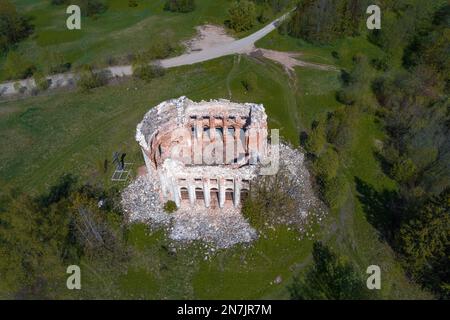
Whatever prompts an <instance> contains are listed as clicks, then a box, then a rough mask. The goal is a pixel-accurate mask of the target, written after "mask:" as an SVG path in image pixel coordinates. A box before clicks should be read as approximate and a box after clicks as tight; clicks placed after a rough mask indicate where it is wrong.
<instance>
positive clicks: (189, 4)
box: [164, 0, 195, 13]
mask: <svg viewBox="0 0 450 320" xmlns="http://www.w3.org/2000/svg"><path fill="white" fill-rule="evenodd" d="M164 10H166V11H172V12H183V13H186V12H191V11H194V10H195V0H166V3H165V4H164Z"/></svg>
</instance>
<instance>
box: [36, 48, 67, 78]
mask: <svg viewBox="0 0 450 320" xmlns="http://www.w3.org/2000/svg"><path fill="white" fill-rule="evenodd" d="M40 61H41V64H42V65H44V66H45V68H44V72H46V73H47V74H55V73H64V72H67V71H69V70H70V69H71V68H72V64H71V63H70V62H68V61H67V59H66V58H65V57H64V55H63V54H62V53H60V52H56V51H45V52H44V54H43V55H42V56H41V57H40Z"/></svg>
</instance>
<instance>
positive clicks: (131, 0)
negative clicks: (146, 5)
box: [128, 0, 138, 8]
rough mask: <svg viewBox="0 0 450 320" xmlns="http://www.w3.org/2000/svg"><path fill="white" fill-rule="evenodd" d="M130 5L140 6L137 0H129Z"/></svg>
mask: <svg viewBox="0 0 450 320" xmlns="http://www.w3.org/2000/svg"><path fill="white" fill-rule="evenodd" d="M128 6H129V7H130V8H135V7H137V6H138V3H137V1H136V0H128Z"/></svg>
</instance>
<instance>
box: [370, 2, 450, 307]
mask: <svg viewBox="0 0 450 320" xmlns="http://www.w3.org/2000/svg"><path fill="white" fill-rule="evenodd" d="M416 5H417V7H415V9H416V10H415V11H417V12H420V14H419V17H417V25H416V27H415V28H413V29H412V33H411V34H409V36H408V37H405V38H403V43H402V46H401V48H400V52H401V53H402V61H403V67H404V69H400V70H398V71H393V72H392V73H390V74H386V75H384V76H382V77H380V78H378V79H376V81H375V82H374V84H373V89H374V93H375V95H376V97H377V99H378V101H379V104H380V110H379V117H380V119H381V120H382V121H383V124H384V126H385V128H386V133H387V140H386V141H385V144H384V146H383V149H382V151H381V152H380V158H381V161H382V162H383V164H384V167H385V169H386V172H387V173H388V174H389V175H390V177H391V178H393V179H394V180H395V181H396V182H397V184H398V186H399V188H398V192H397V193H396V194H394V195H393V196H392V197H391V201H390V203H389V204H388V205H387V207H386V210H388V212H389V215H388V216H387V217H388V223H387V224H385V228H384V230H383V231H382V232H383V234H384V235H385V237H386V239H387V240H388V241H390V243H392V245H393V247H394V248H395V249H396V250H397V251H398V252H399V253H401V254H402V255H403V257H404V259H405V262H406V263H405V267H406V268H407V270H408V271H409V273H410V274H411V276H412V277H413V278H414V279H415V280H416V281H418V282H420V283H421V284H423V285H424V287H426V288H428V289H430V290H432V291H434V292H435V293H437V294H438V295H439V296H440V297H441V298H446V299H448V298H450V271H449V269H448V266H449V265H450V257H449V252H450V210H449V207H450V165H449V164H450V140H449V136H450V130H449V129H450V127H449V126H450V101H449V89H450V86H449V65H450V64H449V62H450V56H449V50H450V42H449V41H448V40H449V35H450V23H449V22H450V6H449V5H448V4H447V5H445V6H441V7H438V8H436V6H435V8H434V10H432V9H433V7H430V6H429V5H428V6H423V5H422V3H420V4H419V3H417V4H416ZM410 11H411V8H410V7H404V11H403V14H402V15H399V17H400V18H399V19H400V20H402V19H403V17H404V16H405V15H407V14H406V13H408V12H410ZM377 37H381V38H383V39H385V41H387V42H386V44H389V43H390V42H392V41H393V40H389V38H390V37H391V36H389V35H387V34H386V33H383V32H382V33H381V34H379V35H377ZM383 45H384V43H380V46H383ZM387 48H389V47H387ZM389 53H390V52H388V54H389ZM391 54H398V49H396V51H395V52H394V53H391Z"/></svg>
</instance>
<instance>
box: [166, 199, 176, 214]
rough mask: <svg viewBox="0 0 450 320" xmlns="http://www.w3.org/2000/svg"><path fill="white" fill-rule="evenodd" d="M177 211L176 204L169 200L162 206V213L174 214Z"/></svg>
mask: <svg viewBox="0 0 450 320" xmlns="http://www.w3.org/2000/svg"><path fill="white" fill-rule="evenodd" d="M177 210H178V207H177V204H176V203H175V202H174V201H172V200H169V201H167V202H166V203H165V204H164V211H165V212H167V213H174V212H175V211H177Z"/></svg>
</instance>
